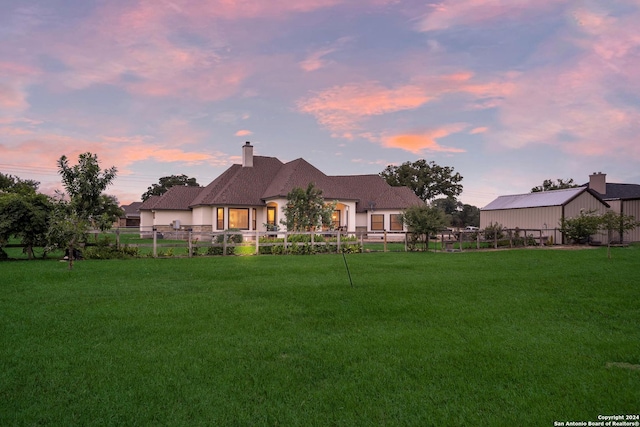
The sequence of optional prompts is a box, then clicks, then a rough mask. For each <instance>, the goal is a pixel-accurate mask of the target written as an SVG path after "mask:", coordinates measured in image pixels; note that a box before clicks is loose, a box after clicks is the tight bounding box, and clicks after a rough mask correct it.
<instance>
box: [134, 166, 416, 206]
mask: <svg viewBox="0 0 640 427" xmlns="http://www.w3.org/2000/svg"><path fill="white" fill-rule="evenodd" d="M309 183H313V184H314V185H315V186H316V187H317V188H319V189H320V190H322V195H323V197H324V198H325V200H327V201H329V200H337V199H339V200H354V201H356V210H357V212H365V211H367V210H368V209H370V207H371V206H373V207H374V209H404V208H406V207H408V206H412V205H419V204H421V203H423V202H422V200H420V198H418V196H416V195H415V194H414V193H413V192H412V191H411V190H410V189H409V188H407V187H391V186H390V185H389V184H387V182H386V181H385V180H384V179H383V178H382V177H381V176H379V175H350V176H327V175H325V174H324V173H323V172H322V171H320V170H319V169H317V168H316V167H315V166H313V165H311V164H310V163H309V162H307V161H306V160H304V159H296V160H293V161H291V162H288V163H286V164H284V163H282V162H281V161H280V160H278V159H277V158H275V157H264V156H254V157H253V167H242V166H241V165H238V164H236V165H232V166H231V167H230V168H229V169H227V170H226V171H225V172H223V173H222V174H221V175H220V176H219V177H218V178H216V179H215V180H214V181H212V182H211V183H210V184H209V185H207V186H206V187H204V188H203V187H172V188H170V189H169V191H167V192H166V193H165V194H164V195H162V196H161V197H158V196H154V197H151V198H149V199H148V200H147V201H145V202H144V203H143V204H142V206H141V207H140V209H149V210H150V209H169V210H188V209H189V208H192V207H195V206H203V205H204V206H212V205H213V206H225V205H234V206H260V205H264V204H265V200H267V199H270V198H279V197H286V196H287V194H289V192H291V190H293V189H294V188H296V187H299V188H307V186H308V185H309Z"/></svg>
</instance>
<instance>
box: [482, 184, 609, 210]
mask: <svg viewBox="0 0 640 427" xmlns="http://www.w3.org/2000/svg"><path fill="white" fill-rule="evenodd" d="M585 191H589V192H590V193H592V194H594V196H595V197H597V198H599V197H598V196H597V195H596V193H595V192H593V191H591V190H588V189H587V188H585V187H576V188H568V189H564V190H554V191H541V192H538V193H527V194H513V195H510V196H500V197H498V198H497V199H495V200H494V201H492V202H491V203H489V204H488V205H487V206H485V207H484V208H482V209H481V210H483V211H493V210H502V209H523V208H536V207H547V206H563V205H566V204H567V203H569V202H570V201H571V200H573V199H574V198H576V197H577V196H579V195H580V194H581V193H583V192H585Z"/></svg>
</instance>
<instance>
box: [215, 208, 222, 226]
mask: <svg viewBox="0 0 640 427" xmlns="http://www.w3.org/2000/svg"><path fill="white" fill-rule="evenodd" d="M216 230H224V208H218V209H217V210H216Z"/></svg>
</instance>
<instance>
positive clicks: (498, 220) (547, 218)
mask: <svg viewBox="0 0 640 427" xmlns="http://www.w3.org/2000/svg"><path fill="white" fill-rule="evenodd" d="M609 210H613V211H614V212H617V213H624V214H625V215H632V216H634V217H635V218H636V219H640V185H637V184H613V183H607V182H606V174H603V173H600V172H598V173H594V174H592V175H590V179H589V183H587V184H584V185H583V186H581V187H575V188H568V189H563V190H554V191H543V192H536V193H526V194H514V195H508V196H500V197H498V198H497V199H495V200H494V201H492V202H491V203H489V204H488V205H487V206H485V207H484V208H482V209H480V228H481V229H484V228H485V227H487V226H489V225H491V224H500V225H502V226H503V227H505V228H510V229H515V228H519V229H529V230H541V232H540V233H541V235H542V236H547V237H553V239H554V242H557V243H561V242H562V239H561V238H562V236H561V235H560V234H559V230H558V229H559V228H560V222H561V220H562V219H563V218H572V217H576V216H578V215H580V212H587V211H594V212H595V213H596V214H603V213H605V212H607V211H609ZM537 235H538V234H537V233H536V236H537ZM594 239H595V240H599V241H601V242H603V243H606V239H607V236H606V235H605V234H599V235H597V236H594ZM614 239H615V241H620V242H622V241H624V242H637V241H640V227H638V228H636V229H635V230H632V231H631V232H627V233H625V234H624V235H622V236H615V238H614Z"/></svg>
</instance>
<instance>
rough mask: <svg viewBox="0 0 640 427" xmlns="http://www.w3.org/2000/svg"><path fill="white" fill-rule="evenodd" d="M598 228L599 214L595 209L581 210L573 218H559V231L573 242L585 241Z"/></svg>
mask: <svg viewBox="0 0 640 427" xmlns="http://www.w3.org/2000/svg"><path fill="white" fill-rule="evenodd" d="M599 228H600V216H599V215H596V214H595V211H593V210H591V211H582V212H580V215H578V216H576V217H573V218H562V219H561V220H560V231H561V232H563V233H564V234H565V235H566V236H567V239H569V240H570V241H571V242H573V243H587V242H588V241H589V239H590V237H591V235H593V234H596V233H597V232H598V229H599Z"/></svg>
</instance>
